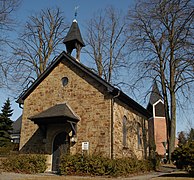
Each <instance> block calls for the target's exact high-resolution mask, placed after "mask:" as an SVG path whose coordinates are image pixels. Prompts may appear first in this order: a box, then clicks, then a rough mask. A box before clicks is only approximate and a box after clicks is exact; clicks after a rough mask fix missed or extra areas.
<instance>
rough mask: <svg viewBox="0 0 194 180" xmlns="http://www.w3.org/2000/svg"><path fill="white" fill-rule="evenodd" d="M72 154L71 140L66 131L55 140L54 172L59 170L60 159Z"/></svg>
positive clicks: (53, 150) (53, 151)
mask: <svg viewBox="0 0 194 180" xmlns="http://www.w3.org/2000/svg"><path fill="white" fill-rule="evenodd" d="M69 152H70V138H69V134H68V133H67V132H65V131H63V132H60V133H58V134H57V135H56V136H55V138H54V140H53V149H52V153H53V156H52V171H55V172H56V171H58V170H59V164H60V157H61V155H62V154H68V153H69Z"/></svg>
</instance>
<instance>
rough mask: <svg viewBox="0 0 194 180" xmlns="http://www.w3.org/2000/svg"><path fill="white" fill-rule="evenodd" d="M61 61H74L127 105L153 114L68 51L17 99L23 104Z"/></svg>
mask: <svg viewBox="0 0 194 180" xmlns="http://www.w3.org/2000/svg"><path fill="white" fill-rule="evenodd" d="M60 62H69V63H72V64H73V66H75V67H77V68H79V69H80V70H81V71H83V72H84V73H86V74H87V76H89V77H91V78H93V79H94V80H96V81H97V82H98V83H100V84H101V85H102V86H105V87H106V89H107V92H109V93H110V94H112V95H113V96H116V95H118V93H119V96H118V97H117V99H119V100H120V101H122V102H124V103H125V104H126V105H128V106H129V107H131V108H132V109H134V110H136V111H137V112H139V113H141V114H142V115H144V116H146V117H150V116H151V114H150V113H149V112H148V111H147V110H146V109H145V108H144V107H142V106H141V105H140V104H138V103H137V102H136V101H134V100H133V99H131V98H130V97H129V96H128V95H126V94H125V93H124V92H122V91H120V90H119V89H117V88H115V87H114V86H112V85H111V84H109V83H108V82H106V81H105V80H104V79H102V78H101V77H100V76H98V75H97V74H95V73H94V72H93V71H91V70H90V69H89V68H87V67H86V66H84V65H83V64H81V63H80V62H77V61H76V59H75V58H73V57H72V56H71V55H69V54H67V53H66V52H62V53H61V54H60V55H59V56H58V57H57V58H56V59H55V61H54V62H53V63H52V64H51V65H50V66H49V67H48V68H47V69H46V70H45V71H44V72H43V73H42V74H41V75H40V76H39V78H37V79H36V80H35V81H34V83H33V84H32V85H31V86H30V87H29V88H28V89H27V90H26V91H25V92H23V93H22V94H21V95H20V97H19V98H18V100H17V101H16V102H17V103H19V104H23V103H24V100H25V99H26V98H27V97H28V95H29V94H30V93H31V92H32V91H33V90H34V89H35V88H36V87H37V86H38V85H39V84H40V83H41V82H42V81H43V80H44V79H45V78H46V77H47V75H48V74H49V73H50V72H51V71H52V70H53V69H54V68H55V67H56V66H57V65H58V64H59V63H60Z"/></svg>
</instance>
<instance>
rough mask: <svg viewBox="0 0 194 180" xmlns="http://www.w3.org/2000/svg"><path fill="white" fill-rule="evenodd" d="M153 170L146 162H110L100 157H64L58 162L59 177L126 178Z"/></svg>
mask: <svg viewBox="0 0 194 180" xmlns="http://www.w3.org/2000/svg"><path fill="white" fill-rule="evenodd" d="M152 169H153V165H152V163H151V162H150V161H148V160H138V159H136V158H121V159H114V160H111V159H109V158H105V157H102V156H82V155H80V154H76V155H64V156H62V158H61V162H60V174H61V175H92V176H93V175H94V176H128V175H129V174H133V173H139V172H141V173H142V172H147V171H150V170H152Z"/></svg>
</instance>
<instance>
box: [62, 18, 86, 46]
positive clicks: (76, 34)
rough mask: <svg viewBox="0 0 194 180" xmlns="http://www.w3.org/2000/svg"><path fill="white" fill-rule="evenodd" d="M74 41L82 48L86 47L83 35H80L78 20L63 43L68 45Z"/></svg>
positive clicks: (74, 22)
mask: <svg viewBox="0 0 194 180" xmlns="http://www.w3.org/2000/svg"><path fill="white" fill-rule="evenodd" d="M74 40H75V41H76V40H77V41H78V42H79V43H80V44H81V46H85V44H84V41H83V39H82V36H81V33H80V29H79V26H78V23H77V21H76V20H74V21H73V23H72V25H71V27H70V29H69V31H68V33H67V35H66V37H65V39H64V41H63V43H65V44H66V43H68V42H70V41H74Z"/></svg>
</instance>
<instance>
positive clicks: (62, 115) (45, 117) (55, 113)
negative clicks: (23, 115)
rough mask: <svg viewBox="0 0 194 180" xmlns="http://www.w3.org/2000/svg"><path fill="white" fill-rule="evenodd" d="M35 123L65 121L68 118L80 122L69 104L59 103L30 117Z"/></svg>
mask: <svg viewBox="0 0 194 180" xmlns="http://www.w3.org/2000/svg"><path fill="white" fill-rule="evenodd" d="M29 119H30V120H32V121H34V123H35V124H49V123H64V122H66V121H68V120H71V121H74V122H78V121H79V117H77V116H76V115H75V113H74V112H73V111H72V110H71V108H70V107H69V106H68V105H67V104H57V105H55V106H52V107H50V108H48V109H47V110H45V111H42V112H41V113H39V114H37V115H35V116H31V117H29Z"/></svg>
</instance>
